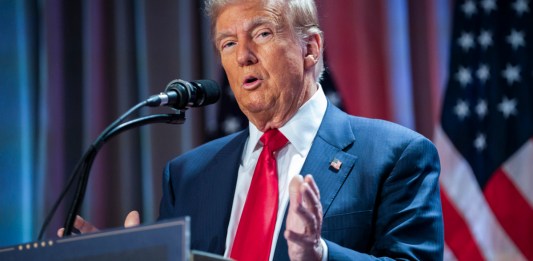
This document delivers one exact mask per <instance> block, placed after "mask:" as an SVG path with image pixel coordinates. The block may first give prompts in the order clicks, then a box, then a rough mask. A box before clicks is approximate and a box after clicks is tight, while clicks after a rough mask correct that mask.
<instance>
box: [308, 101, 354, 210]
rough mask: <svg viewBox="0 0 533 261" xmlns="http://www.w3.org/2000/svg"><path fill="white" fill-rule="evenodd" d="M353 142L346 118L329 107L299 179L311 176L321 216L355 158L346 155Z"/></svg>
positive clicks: (333, 107)
mask: <svg viewBox="0 0 533 261" xmlns="http://www.w3.org/2000/svg"><path fill="white" fill-rule="evenodd" d="M354 142H355V136H354V134H353V131H352V127H351V126H350V121H349V118H348V115H347V114H345V113H344V112H342V111H340V110H339V109H338V108H336V107H335V106H332V105H331V104H330V103H328V109H327V110H326V114H325V115H324V119H323V120H322V124H321V125H320V129H319V130H318V133H317V136H316V137H315V140H314V141H313V145H312V147H311V150H310V151H309V155H308V156H307V159H306V161H305V163H304V166H303V168H302V171H301V174H302V175H306V174H312V175H313V178H314V179H315V181H316V183H317V185H318V188H319V190H320V202H321V203H322V208H323V211H324V215H326V213H327V211H328V210H329V206H330V205H331V202H332V201H333V199H334V198H335V196H336V195H337V192H338V191H339V189H340V188H341V186H342V184H343V183H344V181H345V180H346V178H347V177H348V175H349V174H350V173H351V170H352V168H353V167H354V164H355V162H356V160H357V157H356V156H354V155H351V154H348V153H346V152H345V150H346V149H348V148H350V147H351V146H353V144H354ZM334 160H338V162H340V166H338V168H334V167H332V166H331V162H333V161H334Z"/></svg>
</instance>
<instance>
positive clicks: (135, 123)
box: [38, 99, 185, 240]
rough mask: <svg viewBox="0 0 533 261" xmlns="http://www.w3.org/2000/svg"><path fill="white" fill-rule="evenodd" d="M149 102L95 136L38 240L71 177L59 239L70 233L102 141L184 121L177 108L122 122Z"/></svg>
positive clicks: (121, 117) (137, 106) (129, 111)
mask: <svg viewBox="0 0 533 261" xmlns="http://www.w3.org/2000/svg"><path fill="white" fill-rule="evenodd" d="M151 102H153V101H151V100H150V99H149V100H146V101H143V102H141V103H139V104H137V105H135V106H134V107H132V108H131V109H130V110H128V111H127V112H126V113H124V114H123V115H122V116H120V117H119V118H118V119H117V120H115V121H114V122H113V123H111V124H110V125H109V126H108V127H107V128H106V129H105V130H104V131H103V132H102V133H101V134H100V135H99V136H98V138H97V139H96V140H95V141H94V142H93V143H92V144H91V145H90V146H89V148H88V149H87V151H86V152H85V154H84V155H83V156H82V158H81V159H80V160H79V161H78V163H77V164H76V167H75V168H74V171H73V173H72V175H71V177H70V178H69V180H68V181H67V185H66V186H65V188H64V189H63V191H62V192H61V195H60V196H59V199H58V200H57V201H56V202H55V204H54V206H53V207H52V210H51V211H50V213H49V214H48V216H47V217H46V219H45V221H44V223H43V226H42V227H41V231H40V232H39V236H38V240H41V239H42V237H43V234H44V231H45V230H46V227H47V226H48V224H49V223H50V221H51V219H52V216H53V215H54V213H55V212H56V211H57V208H58V207H59V204H60V202H61V201H62V200H63V198H64V197H65V196H66V194H67V192H68V190H69V189H70V187H71V186H72V184H73V182H74V179H75V177H77V176H79V180H78V185H77V189H76V191H75V194H74V199H73V200H72V203H71V205H70V208H69V212H68V214H67V219H66V220H65V224H64V228H65V230H64V232H63V236H69V235H71V234H72V229H73V227H74V222H75V220H76V215H77V214H78V213H79V212H80V209H81V204H82V202H83V198H84V196H85V191H86V189H87V184H88V181H89V174H90V170H91V167H92V164H93V162H94V159H95V158H96V154H97V153H98V151H99V150H100V148H101V147H102V146H103V145H104V143H105V142H107V141H108V140H109V139H111V138H112V137H115V136H116V135H118V134H120V133H122V132H124V131H126V130H129V129H132V128H136V127H140V126H143V125H147V124H152V123H167V124H182V123H184V122H185V110H178V109H177V110H176V113H171V114H156V115H150V116H145V117H141V118H138V119H134V120H130V121H127V122H125V123H123V122H124V120H125V119H126V118H127V117H128V116H129V115H131V114H132V113H133V112H134V111H136V110H138V109H140V108H142V107H144V106H154V105H153V104H151Z"/></svg>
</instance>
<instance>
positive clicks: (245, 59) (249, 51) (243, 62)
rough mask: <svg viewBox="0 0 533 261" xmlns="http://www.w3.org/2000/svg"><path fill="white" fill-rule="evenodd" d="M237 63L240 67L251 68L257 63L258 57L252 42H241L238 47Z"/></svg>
mask: <svg viewBox="0 0 533 261" xmlns="http://www.w3.org/2000/svg"><path fill="white" fill-rule="evenodd" d="M237 62H238V63H239V66H249V65H252V64H255V63H257V56H256V55H255V51H254V49H253V46H252V45H251V43H250V42H248V41H241V42H240V43H239V44H238V45H237Z"/></svg>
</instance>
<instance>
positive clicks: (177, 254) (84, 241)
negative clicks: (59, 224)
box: [0, 217, 206, 261]
mask: <svg viewBox="0 0 533 261" xmlns="http://www.w3.org/2000/svg"><path fill="white" fill-rule="evenodd" d="M189 222H190V221H189V218H188V217H184V218H179V219H175V220H170V221H166V222H161V223H156V224H152V225H141V226H137V227H133V228H127V229H124V228H121V229H113V230H108V231H102V232H96V233H90V234H84V235H77V236H71V237H66V238H59V239H55V240H47V241H40V242H32V243H27V244H20V245H16V246H10V247H5V248H0V260H6V261H11V260H43V261H44V260H46V261H47V260H54V261H55V260H60V261H89V260H100V261H108V260H109V261H111V260H133V261H137V260H139V261H140V260H180V261H185V260H190V259H191V251H189V246H190V245H189V244H190V243H189V242H190V236H189ZM193 256H195V255H193ZM194 259H195V260H197V259H199V258H194ZM204 260H206V259H204Z"/></svg>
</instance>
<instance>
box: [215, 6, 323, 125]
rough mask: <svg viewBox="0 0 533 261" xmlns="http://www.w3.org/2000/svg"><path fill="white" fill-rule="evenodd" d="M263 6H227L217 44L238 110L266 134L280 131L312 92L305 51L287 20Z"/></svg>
mask: <svg viewBox="0 0 533 261" xmlns="http://www.w3.org/2000/svg"><path fill="white" fill-rule="evenodd" d="M261 2H262V1H241V4H232V5H229V6H227V7H225V8H224V9H223V10H222V11H221V12H220V15H219V16H218V19H217V21H216V25H215V44H216V47H217V49H218V51H219V52H220V57H221V61H222V66H223V67H224V70H225V71H226V74H227V77H228V80H229V83H230V85H231V89H232V90H233V93H234V94H235V98H236V99H237V102H238V104H239V107H240V108H241V110H242V111H243V113H244V114H245V115H246V116H247V117H248V119H249V120H250V121H251V122H252V123H254V125H256V127H258V128H259V129H260V130H262V131H265V130H267V129H269V128H279V127H281V126H282V125H283V124H284V123H285V122H286V121H287V120H289V119H290V118H291V117H292V116H293V115H294V114H295V113H296V111H297V110H298V108H299V107H300V106H301V105H302V104H303V103H304V102H305V101H307V100H308V99H309V98H310V97H311V94H312V92H311V91H310V90H309V89H310V88H308V87H306V85H305V82H304V73H305V72H306V71H308V69H306V68H304V50H303V48H302V46H301V45H300V44H299V43H298V41H297V40H296V37H295V36H294V35H293V32H292V31H291V27H290V26H289V24H288V21H287V19H285V18H284V17H283V14H282V13H281V11H280V10H276V8H274V7H268V6H265V4H262V3H261Z"/></svg>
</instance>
